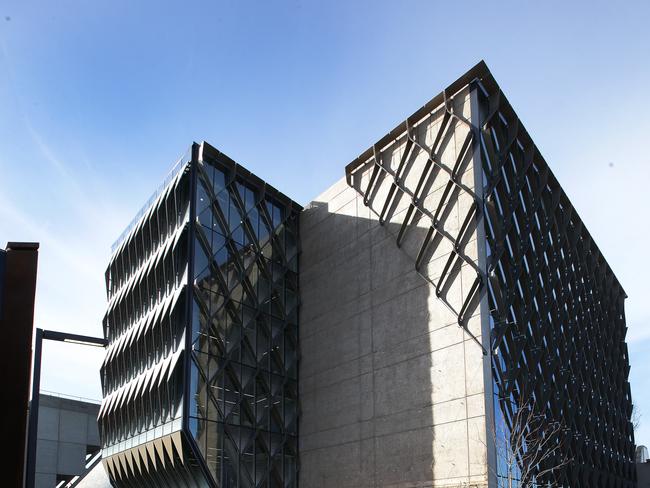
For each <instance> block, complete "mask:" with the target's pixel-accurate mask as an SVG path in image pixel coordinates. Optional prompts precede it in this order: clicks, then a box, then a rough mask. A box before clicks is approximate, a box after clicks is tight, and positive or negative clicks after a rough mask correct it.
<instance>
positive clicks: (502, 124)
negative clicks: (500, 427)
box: [477, 73, 636, 488]
mask: <svg viewBox="0 0 650 488" xmlns="http://www.w3.org/2000/svg"><path fill="white" fill-rule="evenodd" d="M487 75H489V73H488V74H487ZM477 88H478V89H479V94H480V97H481V105H482V107H481V108H482V114H483V115H482V122H481V127H480V129H481V159H482V162H483V174H484V175H485V180H486V182H487V184H486V188H485V204H484V205H485V210H484V215H485V233H486V237H487V241H488V246H489V249H490V252H489V255H488V269H487V274H488V287H487V288H488V300H489V307H490V315H491V322H492V323H493V324H494V326H493V329H492V332H493V334H492V339H491V350H492V353H493V355H492V358H493V361H492V367H493V374H494V383H495V390H496V391H495V395H496V403H497V404H498V407H499V409H500V411H501V412H502V414H503V416H504V420H505V422H506V425H508V426H509V428H515V429H516V428H517V427H516V426H512V425H510V424H509V423H510V422H511V419H513V417H514V411H515V410H516V408H518V406H519V405H520V404H521V403H522V401H523V399H528V400H527V401H532V402H533V405H534V408H535V410H536V411H535V414H536V415H539V416H542V417H545V418H546V419H547V421H548V422H549V423H558V424H560V425H562V426H563V429H562V431H561V433H560V434H559V435H558V439H557V442H558V444H559V445H560V449H559V450H558V452H557V455H555V456H553V457H551V458H549V459H548V460H546V461H545V462H544V463H543V464H544V465H542V466H540V467H539V469H540V470H542V469H549V468H552V467H553V466H554V465H556V466H559V465H560V464H562V460H568V461H569V462H568V463H567V464H566V465H564V466H560V467H559V468H558V469H556V470H554V471H553V472H552V473H549V475H547V476H546V477H545V478H544V479H543V480H540V481H550V482H555V483H557V484H558V486H571V487H575V488H583V487H584V488H586V487H589V488H610V487H617V488H619V487H621V488H622V487H625V488H628V487H629V488H632V487H633V486H635V482H636V472H635V469H634V464H633V455H634V434H633V428H632V424H631V422H630V417H631V411H632V403H631V394H630V385H629V382H628V381H627V378H628V374H629V369H630V366H629V359H628V353H627V346H626V344H625V333H626V330H627V328H626V326H625V319H624V307H623V303H624V300H625V298H626V294H625V292H624V290H623V288H622V287H621V285H620V284H619V282H618V280H617V279H616V277H615V276H614V274H613V272H612V271H611V269H610V268H609V266H608V265H607V263H606V261H605V259H604V257H603V256H602V253H601V252H600V251H599V249H598V247H597V246H596V245H595V243H594V241H593V239H592V237H591V236H590V235H589V233H588V231H587V230H586V228H585V227H584V224H583V223H582V221H581V220H580V218H579V216H578V215H577V212H576V211H575V209H574V208H573V206H572V205H571V203H570V201H569V200H568V197H567V196H566V194H565V193H564V192H563V190H562V188H561V187H560V185H559V183H558V182H557V180H556V179H555V177H554V175H553V174H552V172H551V170H550V169H549V167H548V164H547V163H546V162H545V161H544V159H543V157H542V156H541V154H540V153H539V150H538V149H537V148H536V146H535V145H534V143H533V141H532V139H531V138H530V136H529V135H528V133H527V132H526V130H525V128H524V127H523V126H522V124H521V122H520V121H519V119H518V118H517V116H516V114H515V112H514V110H513V109H512V107H511V106H510V104H509V103H508V101H507V99H506V98H505V96H504V95H503V93H502V92H501V90H500V89H499V88H498V85H497V84H496V82H494V79H493V78H492V77H491V76H483V77H482V78H481V80H480V81H479V82H477Z"/></svg>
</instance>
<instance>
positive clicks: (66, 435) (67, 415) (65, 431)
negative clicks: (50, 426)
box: [59, 410, 88, 445]
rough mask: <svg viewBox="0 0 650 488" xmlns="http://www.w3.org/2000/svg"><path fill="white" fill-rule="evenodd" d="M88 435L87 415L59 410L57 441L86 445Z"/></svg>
mask: <svg viewBox="0 0 650 488" xmlns="http://www.w3.org/2000/svg"><path fill="white" fill-rule="evenodd" d="M87 434H88V415H86V414H85V413H79V412H71V411H69V410H61V413H60V414H59V440H60V441H61V442H76V443H79V444H84V445H85V444H86V438H87Z"/></svg>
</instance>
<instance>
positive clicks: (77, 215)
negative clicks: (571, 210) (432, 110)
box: [0, 0, 650, 444]
mask: <svg viewBox="0 0 650 488" xmlns="http://www.w3.org/2000/svg"><path fill="white" fill-rule="evenodd" d="M648 19H650V3H648V2H645V1H639V2H634V1H630V2H600V1H590V2H582V3H581V2H553V1H548V2H532V1H518V2H514V1H512V2H472V1H466V2H439V1H427V2H417V1H410V0H403V1H399V2H396V1H390V2H388V1H386V2H384V1H367V2H362V1H353V0H350V1H345V2H344V1H340V2H336V1H333V2H317V1H313V2H309V1H287V2H277V1H259V2H250V1H219V2H205V3H201V2H190V1H185V2H177V3H175V4H172V3H165V2H159V1H158V2H147V1H140V2H133V1H121V0H111V1H105V2H102V1H99V0H97V1H93V2H87V1H68V0H59V1H56V2H47V1H40V2H36V1H32V0H20V1H13V0H9V1H7V0H5V1H4V2H2V3H1V4H0V241H3V242H2V244H4V241H18V240H35V241H39V242H41V252H40V267H39V282H38V292H37V293H38V294H37V308H36V319H35V320H36V324H37V325H38V326H39V327H44V328H51V329H60V330H67V331H73V332H77V333H85V334H92V335H99V334H101V325H100V324H101V318H102V315H103V309H104V306H105V294H104V288H103V287H104V284H103V270H104V266H105V264H106V262H107V260H108V257H109V254H110V245H111V243H112V241H113V240H114V239H115V238H116V237H117V236H118V235H119V234H120V233H121V231H122V230H123V228H124V227H125V226H126V225H127V224H128V222H129V221H130V219H131V217H132V216H133V215H134V214H135V212H136V211H137V210H138V209H139V207H140V206H141V205H142V204H143V203H144V202H145V201H146V200H147V197H148V196H149V194H150V193H151V192H152V191H153V190H154V189H155V187H156V186H157V184H158V182H160V181H161V180H162V178H163V177H164V176H165V174H166V172H167V171H168V170H169V168H170V167H171V165H172V163H173V162H174V161H175V160H176V159H177V158H178V157H179V156H180V155H181V154H182V153H184V152H185V150H186V149H187V147H188V146H189V145H190V144H191V142H192V141H194V140H196V141H200V140H207V141H209V142H211V143H212V144H213V145H215V146H216V147H218V148H220V149H221V150H223V151H224V152H226V153H227V154H228V155H230V156H231V157H232V158H234V159H235V160H237V161H238V162H240V163H241V164H243V165H245V166H246V167H247V168H249V169H250V170H251V171H253V172H254V173H256V174H257V175H259V176H260V177H262V178H263V179H265V180H267V181H269V182H270V183H271V184H273V185H274V186H276V187H277V188H278V189H280V190H282V191H284V192H285V193H287V194H288V195H290V196H292V197H293V198H294V199H295V200H297V201H299V202H301V203H306V202H308V201H309V200H310V199H311V198H313V197H314V196H316V195H317V194H318V193H320V192H321V191H322V190H323V189H324V188H326V187H327V186H329V185H330V184H331V183H333V182H334V181H336V180H337V179H338V178H340V177H341V176H342V175H343V168H344V166H345V164H347V163H348V162H349V161H351V160H352V159H353V158H354V157H356V156H357V155H358V154H359V153H360V152H362V151H363V150H364V149H365V148H366V147H368V146H369V145H370V144H371V143H373V142H374V141H375V140H376V139H378V138H379V137H380V136H381V135H383V134H384V133H385V132H386V131H387V130H389V129H392V128H393V127H394V126H395V125H396V124H397V123H398V122H399V121H401V120H402V119H404V118H405V117H406V116H407V115H409V114H410V113H411V112H413V111H414V110H415V109H416V108H418V107H419V106H421V105H422V104H423V103H424V102H426V101H427V100H428V99H430V98H431V97H432V96H434V95H435V94H437V93H438V92H439V91H440V90H441V89H442V88H443V87H445V86H447V85H448V84H449V83H450V82H452V81H453V80H454V79H456V78H457V77H458V76H459V75H460V74H462V73H464V72H465V71H466V70H467V69H468V68H470V67H471V66H473V65H474V64H475V63H476V62H477V61H479V60H480V59H485V61H486V62H487V63H488V66H489V67H490V69H491V70H492V72H493V74H494V76H495V77H496V79H497V81H498V82H499V83H500V85H501V87H502V89H503V90H504V92H505V93H506V94H507V96H508V98H509V100H510V101H511V103H512V104H513V106H514V107H515V109H516V110H517V112H518V114H519V116H520V118H521V119H522V121H523V122H524V124H525V125H526V127H527V129H528V130H529V132H530V133H531V135H532V136H533V138H534V139H535V141H536V143H537V145H538V147H539V149H540V150H541V152H542V154H544V156H545V158H546V160H547V161H548V162H549V164H550V165H551V167H552V169H553V171H554V172H555V174H556V175H557V177H558V179H559V181H560V182H561V184H562V185H563V187H564V188H565V190H566V192H567V193H568V195H569V197H570V198H571V199H572V201H573V202H574V204H575V206H576V208H577V209H578V211H579V213H580V215H581V216H582V218H583V220H584V221H585V223H586V225H587V227H588V228H589V229H590V231H591V233H592V235H593V236H594V237H595V239H596V241H597V243H598V245H599V247H600V248H601V250H602V251H603V253H604V254H605V257H606V258H607V260H608V261H609V263H610V264H611V266H612V268H613V269H614V271H615V273H616V275H617V276H618V278H619V280H620V281H621V282H622V284H623V286H624V287H625V289H626V291H627V293H628V295H629V299H628V301H627V305H626V307H627V319H628V326H629V332H628V341H629V346H630V352H631V357H632V372H631V381H632V390H633V396H634V400H635V403H636V404H637V405H638V406H639V409H640V411H641V413H642V415H643V417H642V420H641V428H640V430H639V432H638V433H637V442H638V443H646V444H650V379H648V374H647V373H648V359H649V357H650V323H649V322H650V312H648V309H647V307H646V303H647V300H648V291H649V288H648V285H647V277H648V276H650V264H649V263H650V261H649V260H648V258H647V254H648V251H647V249H648V244H647V243H648V241H649V240H650V231H649V230H648V226H647V224H646V222H645V220H646V217H647V214H648V211H649V210H650V208H649V207H650V205H648V200H647V193H648V181H650V152H649V151H648V150H647V147H646V145H647V140H648V134H650V121H649V119H648V113H649V109H650V102H648V95H647V80H648V79H650V62H649V61H648V60H649V59H650V34H648ZM88 349H89V348H81V347H79V346H70V345H63V344H59V345H57V344H47V346H46V354H45V365H44V368H45V370H44V378H43V387H44V388H45V389H48V390H55V391H60V392H65V393H69V394H76V395H80V396H87V397H94V398H97V397H99V380H98V375H97V374H96V368H97V366H98V365H99V362H100V360H101V354H99V352H98V351H94V350H88Z"/></svg>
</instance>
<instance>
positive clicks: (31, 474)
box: [25, 329, 43, 488]
mask: <svg viewBox="0 0 650 488" xmlns="http://www.w3.org/2000/svg"><path fill="white" fill-rule="evenodd" d="M42 347H43V329H36V339H35V341H34V374H33V376H32V401H31V403H30V405H29V427H28V431H27V455H26V457H27V462H26V463H25V488H34V484H35V478H36V437H37V436H36V434H37V431H38V403H39V395H40V393H39V391H40V388H41V350H42Z"/></svg>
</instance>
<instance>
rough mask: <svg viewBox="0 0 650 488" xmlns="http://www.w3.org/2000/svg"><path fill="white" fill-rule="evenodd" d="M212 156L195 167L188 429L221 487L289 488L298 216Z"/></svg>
mask: <svg viewBox="0 0 650 488" xmlns="http://www.w3.org/2000/svg"><path fill="white" fill-rule="evenodd" d="M220 156H221V155H218V154H216V153H215V154H214V156H213V157H208V155H207V154H206V152H204V153H203V159H202V161H200V162H199V164H198V166H197V177H196V199H195V206H196V215H197V218H196V221H195V223H194V241H193V252H194V255H193V269H192V272H193V277H194V290H193V301H192V324H191V341H192V347H191V350H192V353H191V361H190V394H191V397H190V403H189V416H190V418H189V425H190V432H191V434H192V438H193V439H194V441H195V442H196V444H197V445H198V447H199V450H200V452H201V455H202V457H203V459H204V460H205V462H206V465H207V467H208V469H209V472H210V475H211V476H212V478H213V480H214V481H215V482H216V483H217V484H218V486H222V487H262V486H264V487H266V486H268V487H293V486H296V470H297V413H298V410H297V401H298V382H297V379H298V378H297V347H298V346H297V340H298V213H297V211H298V208H297V207H296V206H295V205H294V204H293V203H292V202H290V201H288V200H286V199H284V200H281V199H279V198H278V195H277V194H276V195H273V194H271V193H270V192H268V189H267V188H265V185H264V184H261V182H259V181H256V179H251V178H247V176H246V175H245V174H244V173H243V172H242V171H241V170H240V171H236V170H235V168H234V167H233V166H229V165H228V164H224V162H223V161H224V160H223V157H220Z"/></svg>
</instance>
